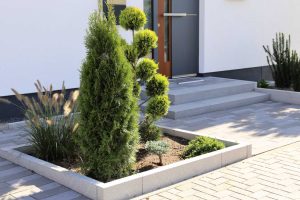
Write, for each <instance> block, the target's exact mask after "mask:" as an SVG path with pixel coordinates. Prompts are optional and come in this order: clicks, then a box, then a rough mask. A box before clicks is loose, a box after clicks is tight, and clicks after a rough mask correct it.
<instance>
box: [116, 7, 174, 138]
mask: <svg viewBox="0 0 300 200" xmlns="http://www.w3.org/2000/svg"><path fill="white" fill-rule="evenodd" d="M146 22H147V20H146V15H145V13H144V12H143V11H141V10H140V9H138V8H133V7H128V8H126V9H125V10H123V11H122V12H121V14H120V24H121V26H122V27H123V28H125V29H126V30H131V31H132V33H133V42H132V43H131V44H127V43H126V42H125V41H124V42H123V48H124V51H125V55H126V57H127V60H128V61H129V62H130V64H131V68H132V71H133V73H134V76H133V79H132V81H133V85H134V88H135V89H134V91H135V92H134V95H135V96H136V98H140V91H141V89H140V88H141V86H142V85H146V91H147V95H148V99H147V100H146V102H148V103H147V104H146V105H147V106H146V109H145V111H146V113H145V118H144V120H143V121H142V122H141V123H140V126H139V132H140V137H141V140H142V141H143V142H147V141H149V140H158V139H159V138H160V134H161V132H160V130H159V128H157V127H156V126H155V124H154V122H155V121H156V120H159V119H160V118H161V117H163V116H164V115H166V114H167V112H168V108H169V105H170V101H169V98H168V89H169V81H168V78H167V77H165V76H162V75H160V74H158V72H157V70H158V64H157V63H155V61H154V60H152V59H149V58H145V56H147V55H148V54H150V53H151V51H152V50H153V49H154V48H156V47H157V41H158V37H157V35H156V33H155V32H154V31H151V30H148V29H146V30H143V27H144V26H145V24H146ZM144 103H145V102H143V103H142V104H141V105H144Z"/></svg>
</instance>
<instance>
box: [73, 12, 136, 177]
mask: <svg viewBox="0 0 300 200" xmlns="http://www.w3.org/2000/svg"><path fill="white" fill-rule="evenodd" d="M85 44H86V48H87V55H86V59H85V61H84V63H83V65H82V69H81V84H80V93H81V95H80V97H79V108H80V111H81V113H80V128H79V134H78V138H77V141H78V144H79V145H80V150H81V154H82V159H83V166H82V167H83V169H84V170H85V172H86V173H87V174H88V175H89V176H91V177H93V178H96V179H98V180H100V181H103V182H107V181H110V180H113V179H117V178H121V177H124V176H127V175H129V174H130V173H131V171H132V164H133V163H134V162H135V154H136V150H137V145H138V139H139V135H138V118H137V117H138V115H137V114H138V105H137V98H136V97H135V96H134V95H133V89H134V88H133V87H134V84H133V81H132V80H133V74H132V69H131V66H130V64H129V62H128V61H127V59H126V57H125V55H124V50H123V49H122V45H121V39H120V36H119V35H118V32H117V28H116V21H115V16H114V15H113V12H112V8H111V7H110V8H109V12H108V16H107V17H104V16H101V14H100V13H99V12H95V13H93V14H92V15H91V17H90V23H89V29H88V32H87V37H86V42H85Z"/></svg>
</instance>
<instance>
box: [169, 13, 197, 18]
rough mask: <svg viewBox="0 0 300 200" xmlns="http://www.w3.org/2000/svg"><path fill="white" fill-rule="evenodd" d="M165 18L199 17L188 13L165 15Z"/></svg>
mask: <svg viewBox="0 0 300 200" xmlns="http://www.w3.org/2000/svg"><path fill="white" fill-rule="evenodd" d="M163 15H164V17H187V16H197V14H188V13H164V14H163Z"/></svg>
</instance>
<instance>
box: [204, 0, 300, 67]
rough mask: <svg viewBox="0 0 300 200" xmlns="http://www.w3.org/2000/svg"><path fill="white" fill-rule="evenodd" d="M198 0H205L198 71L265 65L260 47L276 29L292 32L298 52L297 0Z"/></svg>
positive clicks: (269, 40) (269, 39)
mask: <svg viewBox="0 0 300 200" xmlns="http://www.w3.org/2000/svg"><path fill="white" fill-rule="evenodd" d="M200 1H205V2H202V4H201V5H202V6H204V7H202V8H200V10H201V12H204V22H203V19H202V20H200V22H202V24H201V25H200V29H202V30H200V31H204V33H203V34H204V42H203V41H202V43H200V48H203V51H200V52H202V55H200V59H201V58H202V59H203V58H204V61H203V60H200V69H199V71H200V73H207V72H216V71H225V70H233V69H241V68H248V67H257V66H263V65H267V62H266V54H265V53H264V51H263V48H262V46H263V45H265V44H271V40H272V38H274V37H275V34H276V32H284V33H287V34H291V36H292V44H293V47H294V48H296V49H297V50H298V51H299V52H300V23H299V19H300V12H299V11H300V1H299V0H200ZM200 16H202V17H203V13H202V14H201V15H200ZM200 41H201V40H200ZM201 63H202V64H201Z"/></svg>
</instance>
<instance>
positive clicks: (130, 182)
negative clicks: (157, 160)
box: [0, 127, 251, 200]
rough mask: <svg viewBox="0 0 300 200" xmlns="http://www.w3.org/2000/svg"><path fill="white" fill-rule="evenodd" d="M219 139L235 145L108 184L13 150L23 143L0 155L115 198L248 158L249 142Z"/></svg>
mask: <svg viewBox="0 0 300 200" xmlns="http://www.w3.org/2000/svg"><path fill="white" fill-rule="evenodd" d="M161 128H162V129H163V131H164V132H166V133H168V134H170V135H174V136H180V137H183V138H186V139H193V138H194V137H196V136H199V134H197V133H194V132H190V131H185V130H179V129H171V128H168V127H161ZM201 135H202V134H201ZM216 139H219V138H216ZM219 140H221V141H223V142H225V143H226V144H227V145H228V144H229V145H233V144H235V145H234V146H230V147H227V148H225V149H222V150H219V151H215V152H212V153H208V154H205V155H202V156H198V157H195V158H191V159H187V160H183V161H179V162H177V163H173V164H170V165H167V166H163V167H160V168H157V169H153V170H149V171H146V172H142V173H139V174H135V175H132V176H129V177H126V178H122V179H119V180H115V181H112V182H109V183H101V182H99V181H96V180H93V179H91V178H88V177H86V176H83V175H80V174H77V173H75V172H71V171H69V170H67V169H65V168H62V167H59V166H57V165H54V164H51V163H48V162H45V161H42V160H40V159H37V158H34V157H32V156H29V155H26V154H24V153H21V152H20V151H18V150H17V149H18V148H21V147H24V145H20V146H14V147H6V148H1V149H0V156H1V157H3V158H5V159H7V160H9V161H11V162H14V163H16V164H18V165H20V166H22V167H25V168H27V169H30V170H32V171H34V172H36V173H38V174H40V175H42V176H45V177H47V178H49V179H51V180H53V181H55V182H57V183H60V184H62V185H64V186H66V187H69V188H70V189H72V190H74V191H76V192H78V193H81V194H83V195H85V196H87V197H89V198H91V199H97V200H118V199H129V198H132V197H136V196H140V195H143V194H146V193H149V192H152V191H154V190H157V189H160V188H163V187H166V186H170V185H172V184H175V183H178V182H181V181H184V180H186V179H189V178H192V177H194V176H197V175H201V174H204V173H207V172H210V171H213V170H216V169H219V168H221V167H224V166H227V165H229V164H233V163H235V162H238V161H241V160H243V159H246V158H249V157H251V145H250V144H237V143H234V142H231V141H227V140H224V139H219Z"/></svg>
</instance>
